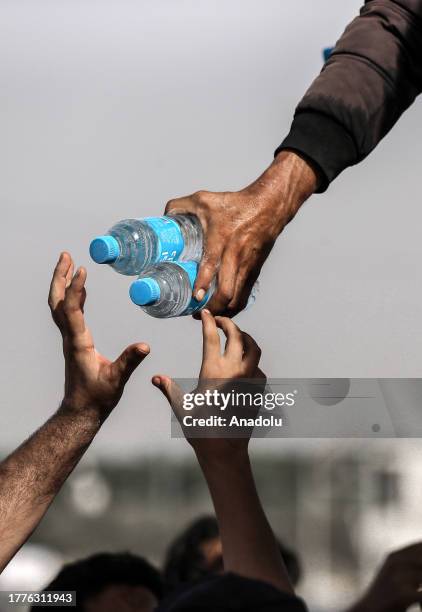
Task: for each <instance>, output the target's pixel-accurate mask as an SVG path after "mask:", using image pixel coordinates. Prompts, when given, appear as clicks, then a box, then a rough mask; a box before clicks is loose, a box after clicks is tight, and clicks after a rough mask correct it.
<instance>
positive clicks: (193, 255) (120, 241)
mask: <svg viewBox="0 0 422 612" xmlns="http://www.w3.org/2000/svg"><path fill="white" fill-rule="evenodd" d="M89 252H90V254H91V257H92V259H93V260H94V261H95V262H96V263H99V264H109V265H110V266H111V267H112V268H113V269H114V270H116V272H119V273H120V274H127V275H128V276H137V275H138V274H140V273H141V272H142V270H144V268H145V267H146V266H148V265H150V264H153V263H157V262H160V261H178V260H181V261H198V262H199V261H200V259H201V255H202V227H201V223H200V221H199V219H198V218H197V217H195V216H194V215H174V216H166V217H145V218H143V219H125V220H124V221H119V223H116V224H115V225H113V227H112V228H111V229H110V230H109V232H108V234H106V235H104V236H97V238H94V240H93V241H92V242H91V245H90V248H89Z"/></svg>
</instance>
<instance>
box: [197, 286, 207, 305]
mask: <svg viewBox="0 0 422 612" xmlns="http://www.w3.org/2000/svg"><path fill="white" fill-rule="evenodd" d="M204 297H205V289H202V288H201V289H198V290H197V291H196V293H195V300H196V301H197V302H202V300H203V299H204Z"/></svg>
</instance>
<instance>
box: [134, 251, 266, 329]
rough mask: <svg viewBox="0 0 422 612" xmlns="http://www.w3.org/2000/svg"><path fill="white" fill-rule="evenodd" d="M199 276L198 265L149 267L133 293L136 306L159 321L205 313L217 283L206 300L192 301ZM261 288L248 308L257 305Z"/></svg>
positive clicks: (253, 296)
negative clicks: (204, 309)
mask: <svg viewBox="0 0 422 612" xmlns="http://www.w3.org/2000/svg"><path fill="white" fill-rule="evenodd" d="M197 272H198V264H197V263H196V262H193V261H191V262H171V263H170V262H167V263H161V264H157V265H154V266H150V267H148V268H147V269H146V270H144V271H143V273H142V274H141V275H140V277H139V278H138V280H136V281H134V282H133V283H132V284H131V286H130V289H129V295H130V299H131V300H132V302H133V303H134V304H136V305H138V306H140V307H141V308H142V310H144V311H145V312H146V313H147V314H149V315H151V316H152V317H157V318H158V319H167V318H170V317H183V316H186V315H192V314H194V313H195V312H198V311H200V310H202V309H203V308H204V307H205V306H206V305H207V303H208V302H209V300H210V299H211V297H212V296H213V294H214V291H215V287H216V282H215V279H214V280H213V282H212V284H211V286H210V288H209V290H208V292H207V293H206V294H205V296H204V298H203V299H202V300H201V301H200V302H198V301H197V300H196V299H195V298H194V297H192V291H193V286H194V284H195V279H196V275H197ZM256 291H257V285H255V287H254V288H253V289H252V292H251V296H250V298H249V302H248V306H247V307H249V306H250V305H251V304H253V303H254V302H255V299H256Z"/></svg>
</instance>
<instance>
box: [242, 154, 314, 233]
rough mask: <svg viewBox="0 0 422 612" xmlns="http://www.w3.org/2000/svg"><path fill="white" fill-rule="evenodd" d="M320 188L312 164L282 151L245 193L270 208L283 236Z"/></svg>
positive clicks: (278, 229) (296, 155)
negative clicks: (305, 203)
mask: <svg viewBox="0 0 422 612" xmlns="http://www.w3.org/2000/svg"><path fill="white" fill-rule="evenodd" d="M317 188H318V175H317V173H316V172H315V170H314V169H313V167H312V166H311V164H310V163H308V162H307V161H306V160H305V159H304V158H303V157H301V156H300V155H298V154H297V153H295V152H294V151H285V150H283V151H281V152H280V153H279V154H278V155H277V157H276V158H275V159H274V161H273V162H272V164H271V165H270V166H269V168H267V170H265V172H264V173H263V174H262V175H261V176H260V177H259V178H258V179H257V180H256V181H255V182H254V183H253V184H252V185H250V186H249V187H247V188H246V189H247V190H248V191H250V192H251V193H253V194H255V195H256V196H258V198H259V202H262V201H263V202H265V205H267V206H269V208H270V209H271V211H272V214H273V215H274V219H275V221H276V222H277V221H278V227H277V232H278V233H281V231H282V230H283V229H284V227H285V226H286V225H287V223H288V222H289V221H291V219H292V218H293V217H294V216H295V215H296V213H297V212H298V210H299V208H300V207H301V206H302V204H303V203H304V202H305V201H306V200H307V199H308V198H309V197H310V196H311V195H312V194H313V193H314V192H315V191H316V190H317Z"/></svg>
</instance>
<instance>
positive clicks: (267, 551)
mask: <svg viewBox="0 0 422 612" xmlns="http://www.w3.org/2000/svg"><path fill="white" fill-rule="evenodd" d="M198 461H199V463H200V465H201V468H202V471H203V473H204V476H205V478H206V481H207V484H208V487H209V490H210V494H211V497H212V500H213V503H214V507H215V512H216V516H217V520H218V524H219V528H220V535H221V540H222V544H223V558H224V567H225V570H226V571H230V572H234V573H236V574H239V575H240V576H245V577H247V578H254V579H256V580H262V581H264V582H268V583H270V584H272V585H273V586H275V587H277V588H278V589H280V590H281V591H284V592H287V593H292V592H293V589H292V587H291V585H290V581H289V578H288V575H287V572H286V569H285V567H284V563H283V560H282V557H281V554H280V551H279V547H278V544H277V541H276V539H275V537H274V534H273V532H272V529H271V527H270V525H269V523H268V521H267V518H266V516H265V513H264V511H263V508H262V506H261V503H260V500H259V497H258V494H257V491H256V487H255V483H254V479H253V475H252V470H251V465H250V462H249V457H248V455H247V452H246V451H245V452H244V453H240V454H237V455H236V456H234V457H232V458H230V460H229V461H220V460H219V458H211V459H210V458H209V457H201V455H200V454H198Z"/></svg>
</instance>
